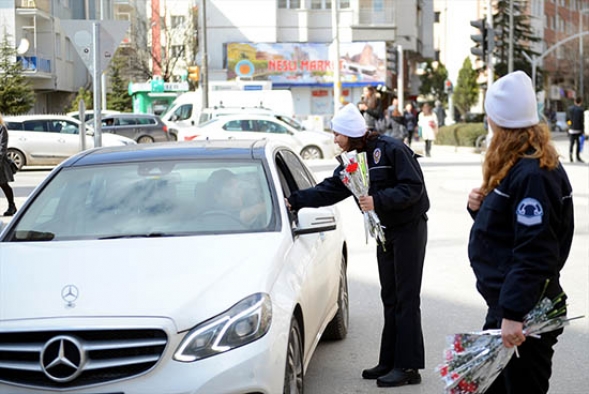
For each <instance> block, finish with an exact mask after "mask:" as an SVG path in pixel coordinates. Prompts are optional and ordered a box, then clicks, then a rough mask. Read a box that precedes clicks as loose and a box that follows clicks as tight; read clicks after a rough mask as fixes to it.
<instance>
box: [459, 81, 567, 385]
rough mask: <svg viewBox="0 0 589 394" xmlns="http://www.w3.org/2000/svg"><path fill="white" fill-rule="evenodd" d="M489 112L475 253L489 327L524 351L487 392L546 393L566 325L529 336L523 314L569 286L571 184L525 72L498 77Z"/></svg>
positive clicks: (474, 209) (474, 203)
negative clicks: (563, 277)
mask: <svg viewBox="0 0 589 394" xmlns="http://www.w3.org/2000/svg"><path fill="white" fill-rule="evenodd" d="M485 112H486V114H487V117H488V122H489V126H490V127H491V128H492V130H493V139H492V142H491V145H490V146H489V149H488V151H487V154H486V157H485V162H484V165H483V184H482V186H481V187H480V188H475V189H473V190H472V191H471V192H470V194H469V196H468V210H469V212H470V213H471V216H472V217H473V218H474V224H473V226H472V229H471V233H470V241H469V245H468V253H469V258H470V261H471V266H472V268H473V270H474V273H475V276H476V278H477V289H478V291H479V292H480V293H481V295H482V296H483V298H484V299H485V301H486V303H487V305H488V311H487V317H486V322H485V327H484V328H485V329H489V328H500V329H501V336H502V338H503V344H504V345H505V346H507V347H513V346H518V347H519V355H520V357H519V358H516V357H514V358H512V359H511V361H510V362H509V364H508V366H507V367H506V369H505V370H504V371H503V372H502V374H501V375H500V376H499V377H498V378H497V380H496V381H495V382H494V383H493V385H492V386H491V387H490V388H489V390H488V391H487V392H486V393H487V394H488V393H509V394H512V393H533V394H537V393H546V392H547V391H548V380H549V378H550V374H551V367H552V355H553V353H554V351H553V349H552V347H553V346H554V344H555V343H556V341H557V336H558V335H559V334H560V333H561V332H562V330H558V331H553V332H549V333H545V334H542V335H541V337H540V338H531V337H530V338H526V336H525V333H524V332H523V330H522V328H523V324H522V321H523V319H524V316H525V315H526V314H527V313H528V312H529V311H530V310H531V309H532V308H533V307H534V306H535V304H536V303H537V302H538V301H539V300H540V298H541V297H542V296H546V297H548V298H554V297H555V296H557V295H559V294H560V293H561V292H562V288H561V287H560V283H559V272H560V270H561V269H562V267H563V265H564V263H565V261H566V259H567V257H568V254H569V250H570V247H571V241H572V237H573V201H572V194H571V193H572V191H571V185H570V183H569V180H568V177H567V175H566V173H565V171H564V169H563V167H562V165H561V164H560V162H559V159H558V153H557V151H556V149H555V148H554V146H553V145H552V143H551V142H550V133H549V132H548V129H547V128H546V127H545V125H539V124H538V122H539V121H538V112H537V107H536V97H535V94H534V90H533V88H532V82H531V80H530V78H529V77H528V76H527V75H526V74H525V73H523V72H521V71H516V72H514V73H511V74H508V75H506V76H504V77H503V78H500V79H499V80H497V81H496V82H495V83H494V84H493V85H492V86H491V87H490V88H489V90H488V92H487V97H486V100H485ZM546 283H548V286H547V287H546V289H545V286H546Z"/></svg>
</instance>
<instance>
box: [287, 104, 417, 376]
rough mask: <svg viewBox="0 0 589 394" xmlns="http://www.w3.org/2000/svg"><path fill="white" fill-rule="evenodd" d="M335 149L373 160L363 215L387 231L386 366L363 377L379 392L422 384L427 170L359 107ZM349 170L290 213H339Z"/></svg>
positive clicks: (335, 122)
mask: <svg viewBox="0 0 589 394" xmlns="http://www.w3.org/2000/svg"><path fill="white" fill-rule="evenodd" d="M331 128H332V130H333V133H334V136H335V137H334V141H335V143H336V144H338V145H339V147H340V148H341V149H342V150H344V151H346V152H350V151H353V150H356V151H357V152H366V154H367V159H368V168H369V178H370V190H369V192H368V194H369V195H368V196H365V197H360V199H359V200H357V203H358V205H359V206H360V208H361V209H362V211H370V210H374V211H375V212H376V214H377V215H378V217H379V219H380V221H381V224H382V225H383V227H384V228H385V238H386V242H385V245H380V244H378V245H377V249H376V258H377V261H378V272H379V279H380V286H381V292H380V296H381V299H382V303H383V307H384V327H383V330H382V336H381V344H380V354H379V358H378V365H377V366H375V367H373V368H369V369H365V370H364V371H363V372H362V377H363V378H364V379H375V380H376V383H377V385H378V386H379V387H389V386H402V385H406V384H418V383H421V375H420V373H419V369H423V368H424V367H425V350H424V342H423V332H422V327H421V295H420V293H421V281H422V275H423V261H424V258H425V246H426V242H427V215H426V212H427V211H428V209H429V199H428V195H427V191H426V188H425V183H424V178H423V174H422V172H421V167H420V166H419V163H418V162H417V159H416V158H415V156H414V154H413V151H412V150H411V149H410V148H409V147H408V146H407V145H405V144H404V143H403V142H402V141H398V140H395V139H393V138H390V137H388V136H384V135H380V134H378V133H377V132H368V133H367V132H366V124H365V122H364V119H363V118H362V115H361V114H360V112H359V111H358V109H357V108H356V107H355V106H354V105H347V106H345V107H344V108H343V109H341V110H340V111H338V112H337V113H336V114H335V116H334V117H333V119H332V121H331ZM342 170H343V166H342V165H340V166H339V167H337V168H336V169H335V171H334V173H333V176H331V177H329V178H326V179H325V180H323V181H322V182H321V183H319V184H317V185H316V186H314V187H311V188H308V189H304V190H298V191H295V192H293V193H292V194H291V195H290V196H289V197H288V198H287V200H286V204H287V206H288V207H289V209H291V210H293V211H297V210H299V209H300V208H304V207H321V206H326V205H332V204H335V203H337V202H339V201H342V200H344V199H345V198H347V197H350V196H352V193H351V192H350V190H349V189H348V188H347V187H346V186H345V185H344V184H343V182H342V180H341V179H340V172H341V171H342Z"/></svg>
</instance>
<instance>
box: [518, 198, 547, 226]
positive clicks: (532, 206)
mask: <svg viewBox="0 0 589 394" xmlns="http://www.w3.org/2000/svg"><path fill="white" fill-rule="evenodd" d="M515 214H516V216H517V222H518V223H520V224H523V225H524V226H535V225H537V224H541V223H542V216H544V209H543V208H542V204H540V202H539V201H538V200H536V199H535V198H531V197H526V198H524V199H523V200H521V201H520V202H519V204H517V209H516V211H515Z"/></svg>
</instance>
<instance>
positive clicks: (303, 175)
mask: <svg viewBox="0 0 589 394" xmlns="http://www.w3.org/2000/svg"><path fill="white" fill-rule="evenodd" d="M280 155H281V157H282V158H283V160H284V163H285V165H286V167H287V168H286V169H285V171H288V172H289V173H290V174H291V176H292V180H293V181H294V182H295V184H296V187H294V185H290V188H291V190H298V189H306V188H309V187H312V186H315V184H316V182H315V179H314V178H313V176H312V175H311V173H309V172H308V171H307V170H306V169H305V166H304V165H303V163H302V162H301V160H300V159H299V157H298V156H297V155H295V154H294V153H293V152H291V151H286V150H285V151H282V152H281V153H280ZM287 178H288V177H287ZM293 187H294V188H293Z"/></svg>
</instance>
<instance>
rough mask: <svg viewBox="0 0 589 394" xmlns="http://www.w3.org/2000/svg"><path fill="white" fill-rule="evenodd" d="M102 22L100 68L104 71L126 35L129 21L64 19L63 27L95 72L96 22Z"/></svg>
mask: <svg viewBox="0 0 589 394" xmlns="http://www.w3.org/2000/svg"><path fill="white" fill-rule="evenodd" d="M95 23H99V24H100V53H99V56H100V66H99V67H100V70H98V71H99V73H101V74H102V73H103V72H104V71H105V70H106V69H107V68H108V65H109V63H110V61H111V60H112V57H113V56H114V53H115V51H116V49H117V48H118V46H119V44H120V43H121V41H122V40H123V38H124V37H125V34H126V33H127V29H128V28H129V21H115V20H100V21H97V20H77V19H62V20H61V28H62V29H63V31H64V32H65V34H66V36H68V37H69V39H70V40H71V42H72V44H73V45H74V48H76V51H77V52H78V54H79V55H80V57H81V58H82V61H83V62H84V64H85V65H86V67H87V68H88V70H89V71H90V74H93V71H94V59H93V54H94V37H93V31H94V24H95Z"/></svg>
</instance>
